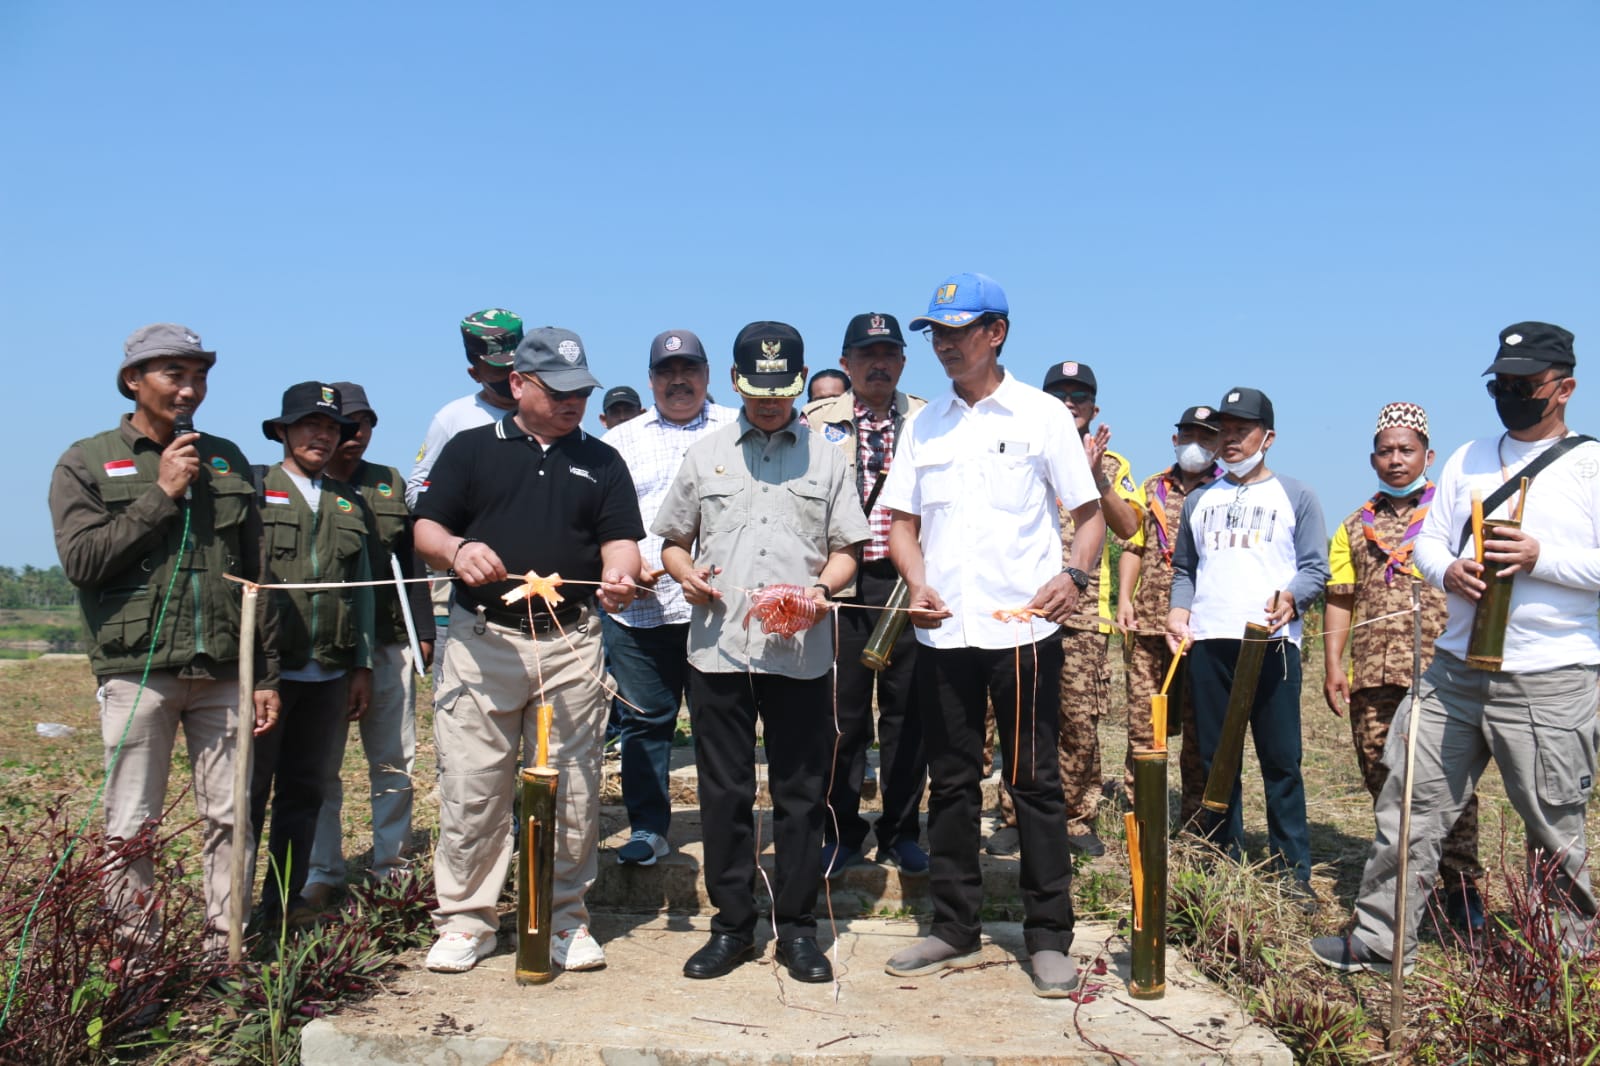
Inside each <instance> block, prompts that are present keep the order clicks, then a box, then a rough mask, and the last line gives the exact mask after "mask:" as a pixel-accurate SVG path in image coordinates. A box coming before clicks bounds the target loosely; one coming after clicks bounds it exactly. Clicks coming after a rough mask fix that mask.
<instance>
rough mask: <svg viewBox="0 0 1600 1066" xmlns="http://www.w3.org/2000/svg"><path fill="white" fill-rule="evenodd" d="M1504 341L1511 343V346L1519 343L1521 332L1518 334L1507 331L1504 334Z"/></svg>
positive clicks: (1520, 341)
mask: <svg viewBox="0 0 1600 1066" xmlns="http://www.w3.org/2000/svg"><path fill="white" fill-rule="evenodd" d="M1506 343H1507V344H1510V345H1513V346H1514V345H1518V344H1521V343H1522V334H1520V333H1507V334H1506Z"/></svg>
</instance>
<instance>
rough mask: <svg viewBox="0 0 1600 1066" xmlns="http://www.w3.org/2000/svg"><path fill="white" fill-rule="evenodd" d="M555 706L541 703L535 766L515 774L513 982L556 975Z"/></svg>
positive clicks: (537, 981) (540, 981)
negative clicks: (518, 812) (518, 793)
mask: <svg viewBox="0 0 1600 1066" xmlns="http://www.w3.org/2000/svg"><path fill="white" fill-rule="evenodd" d="M553 714H554V708H553V707H552V706H551V705H550V704H548V703H541V704H540V705H539V710H538V715H539V718H538V739H537V741H536V747H535V749H534V750H535V757H534V762H535V764H536V765H535V766H534V767H533V768H532V769H531V770H528V769H525V770H523V771H522V772H521V773H520V774H519V775H518V777H519V780H520V782H521V785H522V824H521V826H519V827H518V831H519V832H521V833H522V846H521V849H520V850H521V854H520V855H519V856H518V858H519V860H520V861H519V862H518V863H517V984H519V985H542V984H544V983H545V982H547V981H549V980H551V979H552V978H553V977H555V967H553V966H552V965H551V963H550V936H551V933H552V930H551V928H550V913H551V905H550V904H551V896H552V894H553V892H554V889H555V861H556V800H557V794H558V792H559V791H560V788H561V772H560V771H559V770H553V769H551V768H550V765H549V762H550V720H551V717H552V716H553Z"/></svg>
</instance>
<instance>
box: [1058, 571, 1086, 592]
mask: <svg viewBox="0 0 1600 1066" xmlns="http://www.w3.org/2000/svg"><path fill="white" fill-rule="evenodd" d="M1061 572H1062V573H1063V574H1066V575H1067V576H1068V577H1070V578H1071V579H1072V583H1073V584H1074V585H1076V586H1078V591H1079V592H1082V591H1083V590H1084V589H1086V588H1088V587H1089V575H1088V574H1086V573H1084V572H1083V571H1082V570H1079V569H1078V568H1077V567H1076V566H1065V567H1062V568H1061Z"/></svg>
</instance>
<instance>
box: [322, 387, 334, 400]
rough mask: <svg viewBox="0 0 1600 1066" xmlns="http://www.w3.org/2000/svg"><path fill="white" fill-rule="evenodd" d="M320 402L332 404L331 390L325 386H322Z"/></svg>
mask: <svg viewBox="0 0 1600 1066" xmlns="http://www.w3.org/2000/svg"><path fill="white" fill-rule="evenodd" d="M322 402H323V403H332V402H333V390H332V389H330V388H328V386H326V385H324V386H322Z"/></svg>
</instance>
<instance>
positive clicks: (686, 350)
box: [650, 329, 710, 366]
mask: <svg viewBox="0 0 1600 1066" xmlns="http://www.w3.org/2000/svg"><path fill="white" fill-rule="evenodd" d="M668 359H692V360H694V361H695V362H697V363H707V362H710V360H709V359H707V358H706V346H705V345H703V344H701V343H700V338H699V337H697V336H695V335H694V334H693V333H692V332H690V331H689V330H686V329H669V330H663V331H662V332H660V333H657V334H656V339H655V340H653V341H651V342H650V365H651V366H655V365H656V364H657V363H664V362H666V361H667V360H668Z"/></svg>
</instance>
